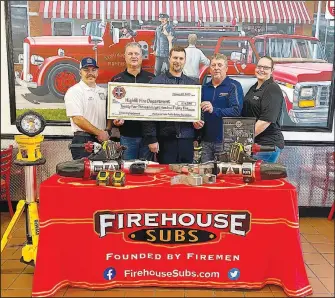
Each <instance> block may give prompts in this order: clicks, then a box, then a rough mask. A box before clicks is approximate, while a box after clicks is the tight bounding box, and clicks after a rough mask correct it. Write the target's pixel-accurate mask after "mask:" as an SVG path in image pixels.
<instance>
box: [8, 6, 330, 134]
mask: <svg viewBox="0 0 335 298" xmlns="http://www.w3.org/2000/svg"><path fill="white" fill-rule="evenodd" d="M17 2H20V3H21V5H18V4H15V3H17ZM311 2H313V1H311ZM8 5H9V6H10V13H11V26H12V27H13V26H15V25H14V23H15V20H16V19H17V18H18V14H19V12H18V8H19V7H25V9H26V11H27V15H26V19H25V20H23V22H24V21H25V22H26V23H27V28H28V30H27V34H26V36H23V35H22V34H21V35H20V34H17V35H16V34H14V31H13V30H14V29H13V30H12V40H13V44H14V45H18V44H20V45H21V47H20V46H16V47H17V50H16V51H14V55H16V56H15V57H14V58H13V60H14V61H11V62H10V63H14V69H15V95H16V109H17V112H19V111H20V110H22V109H25V108H33V109H51V110H53V109H55V110H58V111H59V113H58V114H59V115H60V114H62V115H65V113H64V110H65V106H64V102H63V98H64V95H65V93H66V91H67V90H68V88H69V87H71V86H72V85H74V84H75V83H77V82H78V81H79V79H80V77H79V62H80V60H81V59H82V58H83V57H87V56H91V57H94V58H95V59H96V60H97V62H98V65H99V67H100V68H99V76H98V80H97V82H98V83H99V84H101V85H102V86H106V84H107V83H108V82H109V81H110V79H111V78H112V77H113V76H114V75H115V74H117V73H119V72H121V71H123V70H124V69H125V62H124V49H125V45H126V44H127V43H128V42H131V41H136V42H139V43H140V45H141V47H142V50H143V53H144V57H143V68H144V69H146V70H148V71H151V72H154V66H155V55H154V54H153V52H154V51H153V44H154V40H155V29H156V28H157V26H159V24H160V22H159V14H160V13H166V14H167V15H168V16H169V24H170V25H171V26H172V27H173V29H174V32H175V38H174V44H176V45H181V46H185V47H186V46H187V45H188V42H187V38H188V35H189V34H190V33H195V34H197V37H198V42H197V44H196V46H197V47H198V48H199V49H201V50H202V51H203V53H204V54H205V55H206V56H207V57H209V58H210V57H211V56H212V55H213V54H214V53H223V54H225V55H226V56H227V57H228V59H229V65H228V66H229V67H228V75H229V76H231V77H233V78H235V79H237V80H239V81H240V82H241V84H242V86H243V89H244V92H246V91H247V90H248V89H249V88H250V86H251V85H252V84H254V83H255V82H256V79H255V76H254V71H255V66H256V63H257V60H258V59H259V58H260V57H261V56H264V55H268V56H271V57H272V58H273V59H274V61H275V62H276V65H275V69H274V72H273V77H274V79H275V81H276V82H278V83H279V85H280V86H281V88H282V92H283V95H284V99H285V104H284V105H283V113H282V125H283V128H284V129H285V127H292V126H293V127H304V128H312V127H321V128H322V127H324V128H325V127H327V126H328V122H329V121H332V120H331V119H329V117H330V115H331V114H332V113H329V111H330V107H331V106H332V102H331V101H332V100H333V99H332V97H331V93H332V89H333V86H332V76H333V61H332V60H333V55H334V54H333V52H334V45H333V44H334V37H333V35H334V29H333V27H332V28H330V27H329V26H327V27H326V30H328V39H327V41H326V40H325V39H323V40H320V39H318V38H317V37H314V36H315V34H313V30H314V31H315V24H314V18H313V13H314V6H315V5H314V3H309V2H308V1H9V4H8ZM28 12H29V13H28ZM21 21H22V18H21ZM328 23H329V22H328ZM313 28H314V29H313ZM15 30H16V29H15ZM125 30H126V31H127V35H124V33H125V32H124V31H125ZM318 30H319V31H320V30H321V29H320V28H319V29H318ZM28 33H29V34H28ZM317 35H318V36H320V34H319V33H318V34H317ZM329 42H330V46H331V45H332V53H331V54H330V55H328V56H327V55H326V53H327V52H326V51H325V48H327V47H328V44H329ZM14 49H15V47H14ZM199 80H200V83H205V82H207V81H208V80H210V75H209V72H208V68H207V67H206V66H201V69H200V77H199ZM52 117H54V118H52V119H49V120H54V121H58V120H67V118H66V117H65V118H62V117H58V116H57V112H56V113H55V114H53V116H52ZM63 117H64V116H63Z"/></svg>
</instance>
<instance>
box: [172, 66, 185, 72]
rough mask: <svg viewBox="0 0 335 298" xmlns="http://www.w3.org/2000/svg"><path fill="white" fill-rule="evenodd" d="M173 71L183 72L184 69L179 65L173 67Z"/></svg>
mask: <svg viewBox="0 0 335 298" xmlns="http://www.w3.org/2000/svg"><path fill="white" fill-rule="evenodd" d="M172 69H173V71H175V72H182V71H183V68H182V67H181V66H179V65H178V66H175V65H173V66H172Z"/></svg>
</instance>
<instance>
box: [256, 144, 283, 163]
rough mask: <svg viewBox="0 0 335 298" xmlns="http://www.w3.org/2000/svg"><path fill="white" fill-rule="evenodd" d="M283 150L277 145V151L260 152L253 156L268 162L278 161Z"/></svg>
mask: <svg viewBox="0 0 335 298" xmlns="http://www.w3.org/2000/svg"><path fill="white" fill-rule="evenodd" d="M281 150H282V149H280V148H278V147H277V146H276V151H274V152H258V153H255V154H253V157H254V158H256V159H260V160H263V161H266V162H277V160H278V157H279V155H280V152H281Z"/></svg>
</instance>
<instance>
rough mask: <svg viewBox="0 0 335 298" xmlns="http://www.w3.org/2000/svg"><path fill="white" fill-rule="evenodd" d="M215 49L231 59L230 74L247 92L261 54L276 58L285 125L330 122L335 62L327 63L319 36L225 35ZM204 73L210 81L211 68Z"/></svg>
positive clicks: (253, 78)
mask: <svg viewBox="0 0 335 298" xmlns="http://www.w3.org/2000/svg"><path fill="white" fill-rule="evenodd" d="M215 52H220V53H223V54H225V55H226V56H227V57H228V58H229V63H228V74H230V75H231V76H234V78H235V79H237V80H239V81H240V82H241V84H242V86H243V90H244V92H246V91H247V90H249V88H250V87H251V86H252V85H253V84H254V83H255V82H256V78H255V77H254V70H255V67H256V63H257V61H258V59H259V57H261V56H264V55H267V56H270V57H272V58H273V60H274V61H275V63H276V65H275V68H274V72H273V78H274V80H275V81H276V82H277V83H278V84H279V85H280V87H281V89H282V91H283V95H284V99H285V104H284V105H283V113H282V124H283V125H288V126H295V125H304V124H305V125H310V126H324V125H325V124H326V123H327V119H328V111H329V100H330V94H331V78H332V70H333V65H332V64H331V63H328V62H327V60H326V57H325V54H324V50H323V48H322V46H321V43H320V41H319V40H318V39H317V38H315V37H309V36H300V35H286V34H265V35H260V36H255V37H222V38H220V39H219V40H218V43H217V45H216V48H215ZM200 76H201V77H200V81H201V82H204V81H208V80H209V79H210V78H209V75H208V68H204V69H203V70H202V72H201V75H200Z"/></svg>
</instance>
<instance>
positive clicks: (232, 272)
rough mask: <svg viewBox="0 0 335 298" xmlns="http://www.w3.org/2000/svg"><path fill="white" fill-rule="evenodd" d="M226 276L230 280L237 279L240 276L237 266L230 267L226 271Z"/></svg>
mask: <svg viewBox="0 0 335 298" xmlns="http://www.w3.org/2000/svg"><path fill="white" fill-rule="evenodd" d="M228 278H229V279H230V280H238V279H239V278H240V270H239V269H237V268H233V269H230V270H229V271H228Z"/></svg>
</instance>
